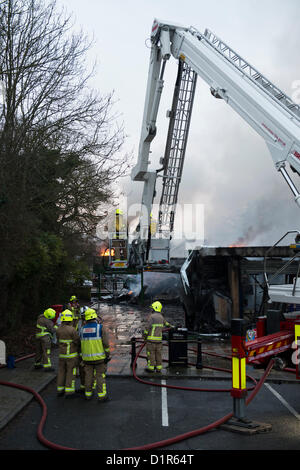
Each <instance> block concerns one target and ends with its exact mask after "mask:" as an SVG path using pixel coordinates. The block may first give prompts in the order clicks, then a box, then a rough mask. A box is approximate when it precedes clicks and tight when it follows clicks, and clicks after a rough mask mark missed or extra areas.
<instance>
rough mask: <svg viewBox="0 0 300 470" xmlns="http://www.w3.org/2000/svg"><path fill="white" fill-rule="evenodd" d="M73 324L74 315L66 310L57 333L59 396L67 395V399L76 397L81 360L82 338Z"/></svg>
mask: <svg viewBox="0 0 300 470" xmlns="http://www.w3.org/2000/svg"><path fill="white" fill-rule="evenodd" d="M72 322H73V313H72V312H71V311H70V310H64V311H63V312H62V314H61V325H60V326H59V327H58V329H57V331H56V337H57V341H58V346H59V360H58V374H57V395H58V396H62V395H65V398H69V397H74V396H75V379H76V367H77V365H78V358H79V355H78V349H79V346H80V338H79V334H78V332H77V331H76V329H75V328H74V326H72Z"/></svg>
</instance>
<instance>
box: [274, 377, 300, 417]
mask: <svg viewBox="0 0 300 470" xmlns="http://www.w3.org/2000/svg"><path fill="white" fill-rule="evenodd" d="M265 386H266V387H267V388H268V389H269V390H270V392H272V393H273V395H275V397H276V398H278V400H279V401H280V402H281V403H282V404H283V405H284V406H285V407H286V408H287V409H288V410H289V411H290V412H291V413H292V414H293V415H294V416H295V418H297V419H299V420H300V415H299V413H297V411H296V410H295V409H294V408H293V407H292V406H291V405H290V404H289V403H288V402H287V401H286V400H285V399H284V398H283V397H282V396H281V395H280V393H278V392H276V390H274V388H272V387H271V385H270V384H267V383H266V384H265Z"/></svg>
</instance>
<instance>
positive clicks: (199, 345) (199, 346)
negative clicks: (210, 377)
mask: <svg viewBox="0 0 300 470" xmlns="http://www.w3.org/2000/svg"><path fill="white" fill-rule="evenodd" d="M202 368H203V363H202V342H201V339H199V338H198V340H197V363H196V369H202Z"/></svg>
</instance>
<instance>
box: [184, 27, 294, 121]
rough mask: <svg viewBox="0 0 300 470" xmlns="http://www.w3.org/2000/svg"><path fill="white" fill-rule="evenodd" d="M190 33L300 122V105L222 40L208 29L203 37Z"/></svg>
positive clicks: (197, 32)
mask: <svg viewBox="0 0 300 470" xmlns="http://www.w3.org/2000/svg"><path fill="white" fill-rule="evenodd" d="M190 31H191V33H192V34H193V35H194V36H196V37H197V38H198V39H199V40H203V39H204V40H205V41H206V43H207V44H209V45H210V46H212V47H213V48H214V49H215V50H216V51H217V52H219V53H220V54H221V55H222V56H223V57H224V58H225V59H227V60H228V61H229V62H230V63H231V64H233V65H234V66H235V67H236V68H237V69H239V70H240V71H241V72H242V73H243V75H244V76H247V77H248V78H249V79H250V80H251V81H252V82H253V83H255V84H256V85H257V86H258V87H259V88H260V89H261V90H263V91H264V92H265V93H267V94H268V95H269V96H270V97H271V98H272V99H274V100H275V101H276V102H277V103H278V104H279V105H280V106H282V107H283V108H284V109H285V110H286V111H287V112H288V113H289V114H290V115H291V116H292V117H296V119H298V120H299V121H300V105H298V104H296V103H294V102H293V101H292V99H291V98H290V97H289V96H287V95H286V94H285V93H284V92H283V91H281V90H280V89H279V88H278V87H277V86H276V85H274V84H273V83H272V82H270V80H268V79H267V78H266V77H265V76H264V75H262V74H261V73H260V72H259V71H258V70H257V69H256V68H255V67H253V66H252V65H250V64H249V63H248V62H247V61H246V60H244V59H243V58H242V57H241V56H240V55H239V54H237V53H236V52H235V51H234V50H233V49H232V48H231V47H229V46H228V45H227V44H226V43H225V42H224V41H222V39H220V38H218V37H217V36H216V35H215V34H214V33H212V32H211V31H210V30H209V29H206V30H205V31H204V35H203V34H201V33H199V31H197V30H196V29H194V28H191V30H190Z"/></svg>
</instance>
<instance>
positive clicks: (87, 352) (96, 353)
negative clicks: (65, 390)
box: [80, 308, 110, 401]
mask: <svg viewBox="0 0 300 470" xmlns="http://www.w3.org/2000/svg"><path fill="white" fill-rule="evenodd" d="M80 340H81V358H82V361H83V363H84V386H85V388H84V393H85V398H86V400H90V399H91V398H92V395H93V382H94V374H95V376H96V389H97V398H98V401H106V400H107V399H108V397H107V391H106V367H107V362H108V361H109V360H110V349H109V341H108V334H107V331H106V329H105V326H104V325H103V324H102V323H99V321H97V313H96V311H95V310H94V309H92V308H88V309H87V310H86V311H85V325H84V326H83V327H82V329H81V331H80Z"/></svg>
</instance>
